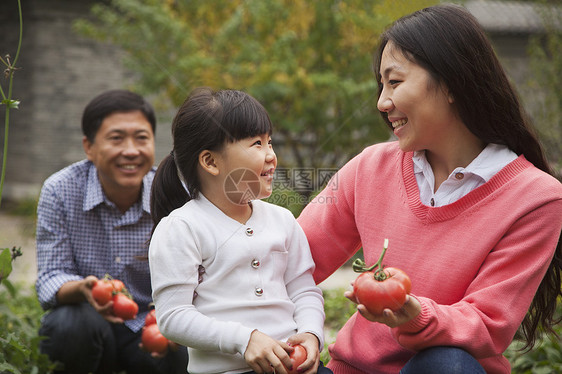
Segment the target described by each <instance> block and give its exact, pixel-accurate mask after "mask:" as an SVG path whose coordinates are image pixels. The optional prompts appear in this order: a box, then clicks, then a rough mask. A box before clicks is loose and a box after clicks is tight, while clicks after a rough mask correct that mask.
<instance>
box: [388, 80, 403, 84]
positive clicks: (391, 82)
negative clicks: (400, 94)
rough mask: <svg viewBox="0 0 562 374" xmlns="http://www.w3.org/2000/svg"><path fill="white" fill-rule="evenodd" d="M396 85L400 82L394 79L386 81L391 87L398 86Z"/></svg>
mask: <svg viewBox="0 0 562 374" xmlns="http://www.w3.org/2000/svg"><path fill="white" fill-rule="evenodd" d="M398 83H400V81H397V80H395V79H391V80H389V81H388V84H390V85H391V86H394V85H396V84H398Z"/></svg>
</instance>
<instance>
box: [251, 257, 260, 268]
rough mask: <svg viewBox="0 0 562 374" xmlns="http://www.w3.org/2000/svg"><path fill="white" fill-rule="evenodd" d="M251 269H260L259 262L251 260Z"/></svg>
mask: <svg viewBox="0 0 562 374" xmlns="http://www.w3.org/2000/svg"><path fill="white" fill-rule="evenodd" d="M252 267H253V268H254V269H257V268H259V267H260V262H259V260H256V259H253V260H252Z"/></svg>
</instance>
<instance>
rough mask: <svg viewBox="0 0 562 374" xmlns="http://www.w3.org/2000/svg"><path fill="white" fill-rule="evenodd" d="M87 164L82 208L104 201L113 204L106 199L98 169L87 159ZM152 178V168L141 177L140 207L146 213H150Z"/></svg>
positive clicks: (90, 208)
mask: <svg viewBox="0 0 562 374" xmlns="http://www.w3.org/2000/svg"><path fill="white" fill-rule="evenodd" d="M89 164H90V167H89V169H88V183H87V184H86V195H85V198H84V205H83V210H84V211H88V210H92V209H94V208H95V207H96V206H98V205H100V204H101V203H104V202H105V203H107V204H108V205H111V206H114V205H115V204H113V203H112V202H111V201H109V200H107V198H106V197H105V194H104V193H103V189H102V188H101V183H100V180H99V178H98V170H97V169H96V167H95V165H94V164H93V163H92V162H90V161H89ZM153 178H154V168H153V169H152V170H151V171H149V172H148V173H147V174H146V175H145V176H144V178H143V179H142V209H143V210H144V211H145V212H146V213H148V214H150V186H151V185H152V179H153Z"/></svg>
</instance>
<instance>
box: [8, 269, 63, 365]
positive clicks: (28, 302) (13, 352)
mask: <svg viewBox="0 0 562 374" xmlns="http://www.w3.org/2000/svg"><path fill="white" fill-rule="evenodd" d="M42 315H43V310H42V309H41V306H40V305H39V301H38V300H37V296H36V294H35V291H34V290H33V289H32V288H30V289H25V288H22V286H14V285H13V284H12V283H10V282H9V281H8V280H7V279H4V280H2V285H1V286H0V331H2V334H1V335H0V373H2V374H5V373H14V374H20V373H36V374H43V373H51V372H52V369H53V368H54V365H53V364H52V363H51V361H50V360H49V358H48V357H47V355H44V354H41V353H40V352H39V342H40V340H41V338H40V337H39V335H38V330H39V324H40V321H41V316H42Z"/></svg>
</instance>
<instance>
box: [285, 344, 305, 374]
mask: <svg viewBox="0 0 562 374" xmlns="http://www.w3.org/2000/svg"><path fill="white" fill-rule="evenodd" d="M293 348H294V350H293V352H291V353H290V354H289V358H290V359H291V364H292V365H293V369H292V370H288V373H289V374H298V373H299V371H298V370H297V368H298V367H299V366H300V365H301V364H302V363H303V362H305V361H306V348H304V347H303V346H302V345H300V344H295V345H293Z"/></svg>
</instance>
